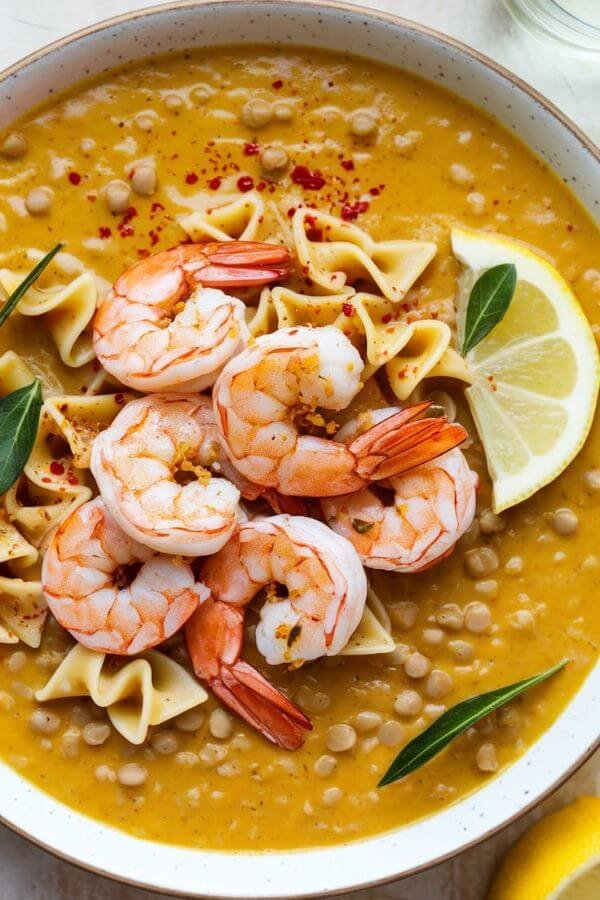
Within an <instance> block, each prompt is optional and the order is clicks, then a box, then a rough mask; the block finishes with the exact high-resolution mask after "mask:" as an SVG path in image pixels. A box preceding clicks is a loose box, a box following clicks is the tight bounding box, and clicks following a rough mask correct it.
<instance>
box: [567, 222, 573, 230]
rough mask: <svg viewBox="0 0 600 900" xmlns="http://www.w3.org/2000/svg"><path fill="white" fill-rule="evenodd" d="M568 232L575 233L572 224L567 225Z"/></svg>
mask: <svg viewBox="0 0 600 900" xmlns="http://www.w3.org/2000/svg"><path fill="white" fill-rule="evenodd" d="M567 231H573V226H572V225H571V224H570V223H569V225H567Z"/></svg>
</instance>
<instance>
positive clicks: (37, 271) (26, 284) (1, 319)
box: [0, 244, 64, 325]
mask: <svg viewBox="0 0 600 900" xmlns="http://www.w3.org/2000/svg"><path fill="white" fill-rule="evenodd" d="M63 247H64V244H57V245H56V247H53V248H52V250H50V252H49V253H46V255H45V256H44V257H43V258H42V259H40V261H39V263H38V264H37V266H35V267H34V268H33V269H32V270H31V272H30V273H29V275H27V276H26V277H25V278H24V280H23V281H22V282H21V284H20V285H19V287H18V288H17V289H16V290H15V291H13V293H12V294H11V295H10V297H9V298H8V300H7V301H6V303H5V304H4V306H3V307H2V309H0V325H4V323H5V322H6V320H7V319H8V317H9V316H10V314H11V312H12V311H13V309H14V308H15V306H16V305H17V303H18V302H19V300H20V299H21V297H22V296H23V295H24V294H25V293H26V292H27V291H28V290H29V288H30V287H31V285H32V284H34V283H35V282H36V281H37V280H38V278H39V277H40V275H41V274H42V272H43V271H44V269H45V268H46V266H47V265H48V263H49V262H50V261H51V260H52V259H54V257H55V256H56V254H57V253H58V251H59V250H61V249H62V248H63Z"/></svg>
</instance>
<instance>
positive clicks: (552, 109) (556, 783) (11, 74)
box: [0, 0, 600, 900]
mask: <svg viewBox="0 0 600 900" xmlns="http://www.w3.org/2000/svg"><path fill="white" fill-rule="evenodd" d="M246 2H254V3H258V4H260V5H261V6H264V7H265V8H268V7H269V6H276V5H281V3H285V4H287V5H289V6H290V7H292V6H298V7H314V8H315V9H323V8H327V9H331V10H334V11H335V10H339V11H341V12H343V13H347V14H350V15H354V16H362V17H367V18H369V19H371V20H379V21H380V22H381V23H383V24H384V25H385V24H391V25H395V26H398V25H399V26H401V27H403V28H404V29H405V30H407V31H412V32H416V33H418V34H421V35H425V36H426V37H429V38H432V39H433V40H434V41H435V42H436V43H438V44H442V45H445V46H446V47H449V48H453V49H456V50H459V51H461V52H462V53H464V54H465V55H467V56H470V57H471V58H473V59H475V60H476V61H478V62H480V63H481V64H482V65H483V66H484V67H486V68H487V69H491V70H492V71H493V72H495V73H496V74H497V75H499V76H500V77H501V78H502V79H503V80H504V81H507V82H508V83H509V84H511V85H513V86H516V87H518V88H519V89H520V90H521V91H522V92H523V93H524V94H526V95H528V96H529V97H530V98H531V99H532V100H534V101H536V102H537V103H538V104H539V105H540V106H541V107H543V108H544V109H545V110H546V111H547V112H549V113H550V114H551V116H553V117H554V118H555V119H556V120H558V121H559V122H560V123H561V124H562V125H563V126H564V127H565V128H566V129H567V130H568V131H570V132H571V134H572V135H573V136H574V137H575V138H576V140H577V141H578V142H579V143H580V144H581V145H582V147H583V148H585V150H587V151H588V152H589V153H590V155H591V156H592V157H593V158H594V159H595V161H596V162H598V163H600V147H599V146H598V145H597V144H596V143H595V142H594V141H593V140H592V139H591V138H590V137H589V136H588V135H587V134H586V133H585V132H584V131H583V130H582V129H581V128H580V127H579V126H578V125H577V124H576V123H575V122H574V121H573V120H572V119H571V118H570V117H569V116H567V115H565V114H564V113H563V112H562V110H561V109H560V108H559V107H558V106H556V104H555V103H553V101H551V100H549V99H548V98H547V97H546V96H545V95H544V94H542V93H541V92H540V91H538V90H537V89H536V88H534V87H532V86H531V85H530V84H529V83H528V82H526V81H524V80H523V79H522V78H521V77H520V76H518V75H516V74H514V73H513V72H511V71H510V70H509V69H507V68H506V67H505V66H503V65H501V64H500V63H498V62H496V61H495V60H493V59H492V58H491V57H489V56H487V55H486V54H485V53H482V52H481V51H479V50H476V49H475V48H473V47H471V46H469V45H468V44H466V43H464V42H463V41H461V40H459V39H457V38H455V37H452V36H451V35H447V34H444V33H443V32H441V31H438V30H437V29H435V28H431V27H430V26H428V25H423V24H421V23H419V22H415V21H413V20H412V19H407V18H405V17H403V16H399V15H396V14H395V13H392V12H387V11H385V10H379V9H373V8H370V7H365V6H362V5H361V4H357V3H354V2H345V0H219V5H221V6H224V5H225V4H227V5H232V6H239V7H240V8H241V9H242V8H243V7H244V5H245V4H246ZM211 5H215V0H168V2H163V3H160V2H158V3H155V4H153V5H152V6H148V7H144V8H142V9H134V10H130V11H129V12H125V13H121V14H118V15H116V16H110V17H108V18H106V19H101V20H100V21H98V22H94V23H93V24H91V25H87V26H84V27H82V28H79V29H77V30H76V31H73V32H69V33H68V34H66V35H64V36H63V37H61V38H58V39H56V40H55V41H51V42H50V43H48V44H44V45H43V46H42V47H40V48H39V49H38V50H34V51H32V52H31V53H29V54H27V55H26V56H24V57H22V58H21V59H19V60H17V61H16V62H15V63H12V64H11V65H10V66H8V67H6V68H5V69H3V70H0V87H1V86H2V85H3V84H5V83H6V82H7V81H8V80H9V79H11V78H16V77H17V76H18V75H19V73H20V72H21V71H22V70H23V69H25V68H26V67H27V66H29V65H31V64H32V63H35V62H37V61H39V60H41V59H43V58H44V57H45V56H49V55H51V54H52V53H54V52H56V51H60V50H61V49H62V48H64V47H65V46H68V45H70V44H72V43H76V42H77V41H79V40H81V39H82V38H85V37H88V36H91V35H94V34H96V33H99V32H102V31H104V30H105V29H107V28H111V27H114V26H118V25H122V24H125V23H127V22H131V21H135V20H137V19H140V18H143V17H146V16H151V15H156V14H158V13H169V12H172V11H174V10H183V11H185V10H186V9H194V8H198V7H202V6H211ZM266 43H267V44H268V41H266ZM166 55H168V54H166ZM355 55H357V56H360V53H358V54H355ZM396 68H398V69H400V70H401V69H402V66H397V67H396ZM426 80H427V79H426ZM453 93H457V94H458V96H461V95H460V93H459V92H458V91H456V90H453ZM467 102H470V101H467ZM475 105H476V104H475ZM534 152H535V151H534ZM550 168H552V167H550ZM597 668H598V665H597V666H596V669H597ZM596 669H592V670H591V671H590V672H589V673H588V675H587V676H586V680H585V681H584V685H585V683H586V682H587V681H588V679H590V678H591V677H592V676H593V675H594V672H595V671H596ZM584 685H582V686H581V687H580V689H579V690H580V691H581V690H582V688H583V686H584ZM578 693H579V692H578ZM575 696H577V694H576V695H575ZM573 699H574V698H573ZM571 702H573V700H571ZM568 706H569V704H567V707H566V708H565V710H563V712H562V713H561V714H560V715H559V716H558V718H557V719H556V720H555V723H553V725H554V724H556V722H557V721H558V720H559V719H560V718H561V717H562V716H563V715H564V713H565V711H566V709H567V708H568ZM551 727H552V726H551ZM543 737H544V734H542V735H540V736H539V737H538V738H537V739H536V741H535V742H534V745H535V744H536V743H537V742H538V741H539V740H540V739H542V738H543ZM534 745H533V746H534ZM599 749H600V735H599V736H598V737H597V738H596V739H595V740H592V741H591V742H590V743H589V744H588V745H587V746H586V747H584V749H583V750H582V751H581V753H580V755H579V756H578V757H577V758H576V759H575V760H574V761H573V763H572V764H571V765H570V766H569V767H568V769H567V770H566V771H564V772H562V773H561V774H560V776H558V777H556V778H555V779H554V780H553V781H552V782H551V784H550V785H549V786H548V787H546V788H545V789H544V790H543V791H541V792H540V793H538V794H537V795H536V796H535V797H534V798H533V799H531V800H530V801H529V802H528V803H526V804H525V805H523V806H521V807H520V808H519V809H518V811H516V812H515V813H513V814H512V815H511V816H509V817H507V818H505V819H503V820H502V821H501V822H499V823H498V824H495V825H492V826H491V827H490V828H488V830H487V831H485V832H484V833H483V834H480V835H478V836H477V837H475V838H473V839H471V840H465V841H462V842H461V843H460V844H459V846H457V847H456V848H454V849H453V850H451V851H448V852H444V853H441V854H439V855H437V856H435V857H434V858H432V859H431V860H429V861H428V862H425V863H420V864H419V865H416V866H414V867H412V868H410V869H407V870H406V871H404V872H402V873H401V874H399V875H391V876H383V877H381V878H374V879H371V880H369V881H362V882H361V883H359V884H357V885H355V886H353V887H349V886H345V887H341V888H328V889H327V890H325V891H320V892H318V893H316V892H312V891H311V892H304V893H294V894H290V895H287V896H290V897H294V898H298V900H301V898H310V897H333V896H336V895H340V894H346V893H348V891H349V890H350V891H354V890H365V889H369V888H374V887H377V886H380V885H384V884H389V883H392V882H394V881H396V880H398V881H399V880H404V879H405V878H408V877H411V876H413V875H416V874H418V873H420V872H423V871H426V870H428V869H430V868H433V867H434V866H437V865H439V864H441V863H443V862H445V861H447V860H449V859H452V858H453V857H455V856H458V855H459V854H461V853H463V852H465V851H467V850H469V849H472V848H474V847H476V846H478V845H479V844H481V843H483V842H484V841H486V840H488V839H489V838H491V837H492V836H494V835H495V834H498V833H499V832H501V831H502V830H503V829H505V828H507V827H508V826H509V825H510V824H512V823H513V822H515V821H517V820H518V819H520V818H522V817H523V816H525V815H526V814H527V813H529V812H531V811H532V810H534V809H535V808H536V807H538V806H539V805H540V804H541V803H542V802H543V801H544V800H546V799H547V798H548V797H549V796H550V795H551V794H553V793H554V792H555V791H556V790H558V788H560V787H561V786H562V785H563V784H564V783H565V782H566V781H568V779H569V778H570V777H571V776H572V775H573V774H575V772H577V770H578V769H580V768H581V766H583V765H584V763H585V762H586V761H587V760H588V759H590V758H591V756H592V755H593V754H594V753H595V752H596V751H597V750H599ZM2 765H3V766H5V764H4V763H2ZM7 768H9V769H11V767H9V766H7ZM509 768H510V767H509ZM13 771H14V770H13ZM15 774H17V775H18V773H16V772H15ZM21 777H22V776H21ZM22 780H23V781H25V782H26V783H27V784H29V786H30V787H31V788H32V789H33V790H36V791H39V792H40V793H41V794H43V795H44V796H45V797H49V798H50V800H51V801H52V802H54V803H55V804H56V805H57V806H58V807H64V808H65V809H67V810H70V811H71V812H74V813H75V814H76V815H79V816H83V817H84V818H86V819H88V820H90V821H94V822H95V821H96V820H94V819H91V817H89V816H88V815H87V814H85V813H82V812H81V811H79V810H73V809H72V808H70V807H68V806H66V805H65V804H64V803H62V802H61V801H60V800H57V799H56V798H54V797H52V795H50V794H47V793H46V792H45V791H43V790H42V789H41V788H38V787H37V785H33V784H32V783H31V782H28V781H27V779H25V778H23V779H22ZM474 793H476V791H475V792H474ZM433 815H435V814H433ZM426 818H427V819H428V818H431V816H428V817H426ZM0 824H2V825H4V826H5V827H7V828H8V829H9V830H10V831H12V832H13V833H15V834H16V835H18V836H19V837H22V838H24V839H25V840H27V841H29V842H30V843H32V844H34V845H35V846H36V847H38V848H39V849H41V850H43V851H44V852H46V853H49V854H51V855H52V856H54V857H55V858H57V859H60V860H62V861H64V862H68V863H69V864H71V865H73V866H76V867H77V868H79V869H81V870H82V871H85V872H90V873H92V874H94V875H100V876H101V877H103V878H108V879H109V880H111V881H113V882H115V883H117V884H126V885H129V886H132V887H137V888H141V889H145V890H153V891H155V892H156V893H158V894H164V895H171V896H175V897H190V896H195V897H201V896H205V895H203V894H198V893H197V892H194V893H193V894H191V895H190V894H189V892H187V891H186V892H184V891H181V890H178V889H175V890H174V889H173V888H168V887H163V886H160V885H151V884H149V883H148V882H144V881H139V880H137V879H135V878H131V877H125V876H122V875H119V874H116V873H114V872H110V871H107V870H106V869H103V868H101V867H99V866H97V865H94V864H93V863H90V862H86V861H85V860H83V859H81V858H78V857H76V856H72V855H70V854H69V853H67V852H65V851H63V850H60V849H58V848H57V847H54V846H51V845H50V844H48V843H46V842H45V841H44V840H42V839H41V838H37V837H34V836H33V835H31V834H30V833H28V832H27V831H25V830H24V829H23V828H22V827H20V826H18V825H16V824H15V823H13V822H12V821H10V820H8V819H7V818H6V817H5V816H4V814H3V812H2V811H1V810H0ZM98 825H100V826H104V827H109V828H113V829H114V826H110V825H107V823H104V822H98ZM115 830H117V831H120V829H115ZM394 830H400V829H392V832H393V831H394ZM387 833H388V832H383V833H382V834H375V835H371V836H369V837H368V838H366V839H365V840H366V841H375V840H377V838H378V837H381V836H383V835H385V834H387ZM124 834H125V835H126V837H132V836H131V835H128V834H127V832H124ZM363 842H364V841H361V840H359V843H363ZM147 843H148V844H149V846H151V845H152V844H153V843H160V842H154V841H148V842H147ZM353 843H355V842H354V841H350V842H349V844H350V845H352V844H353ZM341 846H345V844H342V845H341ZM186 849H192V850H193V849H194V848H186ZM322 849H324V848H322V847H318V846H317V847H308V848H303V850H302V852H311V851H319V850H322ZM326 849H329V850H335V846H334V847H331V848H326ZM205 852H206V851H205ZM277 852H278V851H265V852H264V853H263V854H261V853H260V852H259V853H256V854H253V855H254V856H255V857H256V858H257V860H258V858H259V857H260V856H266V857H268V856H269V855H272V854H273V853H277ZM285 852H289V851H285ZM292 852H293V851H292ZM215 855H223V854H220V853H219V852H217V853H215ZM224 855H228V854H227V853H226V854H224ZM206 896H210V898H212V900H218V898H219V897H223V898H224V900H230V895H219V894H216V893H212V892H211V893H210V895H206Z"/></svg>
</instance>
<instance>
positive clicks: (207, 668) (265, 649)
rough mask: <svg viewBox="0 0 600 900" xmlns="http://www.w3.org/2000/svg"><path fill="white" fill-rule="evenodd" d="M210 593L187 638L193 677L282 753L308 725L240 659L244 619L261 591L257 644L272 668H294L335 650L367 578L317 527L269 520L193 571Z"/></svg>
mask: <svg viewBox="0 0 600 900" xmlns="http://www.w3.org/2000/svg"><path fill="white" fill-rule="evenodd" d="M201 577H202V581H203V582H204V583H205V584H206V585H207V587H208V588H209V589H210V591H211V597H210V598H209V600H207V601H206V602H205V603H204V604H203V605H202V606H201V607H200V608H199V609H198V610H197V612H196V613H195V614H194V615H193V616H192V618H191V619H190V620H189V622H188V623H187V625H186V629H185V634H186V641H187V645H188V650H189V654H190V657H191V660H192V665H193V667H194V671H195V672H196V675H197V676H198V677H199V678H202V679H203V680H205V681H207V682H208V684H209V686H210V687H211V688H212V690H213V691H214V692H215V694H217V696H218V697H219V698H220V699H221V700H222V701H223V702H224V703H225V704H227V706H229V707H230V708H231V709H232V710H234V711H235V712H237V713H238V715H240V716H242V718H244V719H246V721H247V722H249V723H250V724H251V725H253V726H254V727H255V728H257V729H258V730H259V731H260V732H261V733H262V734H263V735H264V736H265V737H266V738H268V739H269V740H270V741H272V742H273V743H275V744H278V745H279V746H281V747H285V748H286V749H288V750H294V749H296V748H297V747H299V746H301V744H302V742H303V729H310V727H311V725H310V721H309V720H308V719H307V718H306V716H305V715H304V713H302V712H301V711H300V710H299V709H298V708H297V707H296V706H295V705H294V704H293V703H292V702H291V701H290V700H288V699H287V697H285V696H284V695H283V694H282V693H281V692H280V691H279V690H277V688H275V687H274V686H273V685H272V684H270V683H269V682H268V681H267V680H266V679H265V678H264V677H263V676H262V675H261V674H260V672H257V671H256V669H254V668H252V666H250V665H248V663H246V662H244V660H242V659H241V652H242V642H243V637H244V618H245V614H246V609H247V607H248V604H249V603H250V602H251V600H252V599H253V598H254V597H255V596H256V594H257V593H258V592H259V591H260V590H261V589H262V588H265V587H266V588H267V600H266V602H265V603H264V604H263V606H262V607H261V610H260V621H259V623H258V626H257V628H256V646H257V647H258V650H259V651H260V653H261V654H262V655H263V656H264V657H265V659H266V660H267V662H268V663H270V664H271V665H278V664H280V663H288V664H290V665H291V666H292V667H296V666H299V665H301V664H302V663H303V662H305V661H308V660H313V659H317V658H319V657H321V656H335V655H336V654H337V653H339V652H340V650H342V649H343V648H344V647H345V645H346V644H347V642H348V640H349V639H350V637H351V635H352V633H353V632H354V630H355V629H356V627H357V626H358V623H359V622H360V620H361V617H362V614H363V610H364V606H365V599H366V595H367V582H366V578H365V573H364V570H363V567H362V565H361V562H360V559H359V557H358V554H357V553H356V551H355V550H354V548H353V547H352V545H351V544H350V543H349V542H348V541H347V540H345V539H344V538H342V537H340V536H339V535H337V534H335V533H334V532H333V531H331V530H330V529H329V528H327V527H326V526H325V525H323V524H322V523H321V522H317V521H315V520H314V519H307V518H305V517H304V516H287V515H282V516H274V517H273V518H271V519H264V520H263V521H254V522H248V523H246V524H244V525H241V526H240V527H239V529H238V530H237V531H236V533H235V535H234V536H233V538H232V539H231V540H230V541H229V543H228V544H226V545H225V547H224V548H223V549H222V550H221V551H220V552H219V553H217V554H216V555H215V556H213V557H211V558H210V559H208V560H207V561H206V562H205V563H204V565H203V567H202V573H201Z"/></svg>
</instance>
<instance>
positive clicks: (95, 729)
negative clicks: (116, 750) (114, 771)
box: [82, 722, 110, 747]
mask: <svg viewBox="0 0 600 900" xmlns="http://www.w3.org/2000/svg"><path fill="white" fill-rule="evenodd" d="M82 736H83V740H84V741H85V743H86V744H87V745H88V747H100V746H102V744H105V743H106V741H107V740H108V739H109V737H110V725H108V724H107V723H106V722H89V723H88V724H87V725H84V726H83V731H82Z"/></svg>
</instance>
